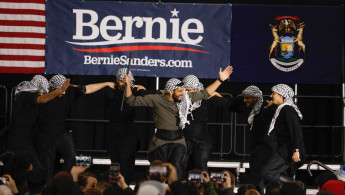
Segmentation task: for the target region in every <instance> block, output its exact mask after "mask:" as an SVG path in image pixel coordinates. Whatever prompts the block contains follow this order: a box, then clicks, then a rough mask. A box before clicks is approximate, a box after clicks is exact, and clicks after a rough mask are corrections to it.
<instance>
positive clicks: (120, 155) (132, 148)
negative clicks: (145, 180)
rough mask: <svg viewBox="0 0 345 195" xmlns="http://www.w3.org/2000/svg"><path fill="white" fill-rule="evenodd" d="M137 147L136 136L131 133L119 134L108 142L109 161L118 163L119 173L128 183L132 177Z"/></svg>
mask: <svg viewBox="0 0 345 195" xmlns="http://www.w3.org/2000/svg"><path fill="white" fill-rule="evenodd" d="M137 147H138V138H137V137H135V136H132V135H126V136H120V137H117V138H114V139H112V140H111V141H109V142H108V152H109V155H110V159H111V162H117V163H120V173H121V174H122V175H123V176H124V178H125V180H126V183H128V184H129V183H130V182H131V181H132V178H133V172H134V167H135V154H136V151H137Z"/></svg>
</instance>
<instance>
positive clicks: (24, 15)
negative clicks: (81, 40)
mask: <svg viewBox="0 0 345 195" xmlns="http://www.w3.org/2000/svg"><path fill="white" fill-rule="evenodd" d="M45 38H46V35H45V0H0V73H28V74H29V73H43V72H44V65H45Z"/></svg>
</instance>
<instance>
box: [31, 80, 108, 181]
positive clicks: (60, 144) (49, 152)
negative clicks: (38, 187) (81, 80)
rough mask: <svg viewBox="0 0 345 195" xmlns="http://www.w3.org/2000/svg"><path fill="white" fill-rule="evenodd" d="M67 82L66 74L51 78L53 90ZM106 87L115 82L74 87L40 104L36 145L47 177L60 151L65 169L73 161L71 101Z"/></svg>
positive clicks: (67, 168)
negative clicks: (69, 126)
mask: <svg viewBox="0 0 345 195" xmlns="http://www.w3.org/2000/svg"><path fill="white" fill-rule="evenodd" d="M65 81H66V78H65V77H64V76H63V75H55V76H53V77H52V78H51V79H50V81H49V86H50V91H55V90H56V89H58V88H60V87H61V86H62V84H63V83H64V82H65ZM105 86H109V87H114V83H111V82H105V83H96V84H90V85H86V86H75V87H72V86H71V87H69V88H68V89H67V90H66V92H65V91H63V92H62V93H59V95H58V98H55V99H54V100H52V101H50V102H48V103H47V104H44V105H40V106H39V109H38V116H37V121H38V122H37V126H38V128H37V133H36V135H35V138H36V141H35V143H36V145H35V148H36V150H37V153H38V155H39V158H40V161H41V163H42V165H43V166H44V167H45V168H46V169H47V177H48V179H50V178H52V176H53V174H54V161H55V156H56V152H59V153H61V155H62V158H63V159H64V170H66V171H68V172H69V171H70V170H71V168H72V166H73V164H74V158H75V148H74V143H73V139H72V136H71V135H70V134H69V133H68V132H67V129H66V118H67V116H68V114H69V110H70V106H71V104H72V103H73V101H74V100H75V99H77V98H78V97H82V96H84V95H85V94H89V93H93V92H96V91H98V90H100V89H102V88H103V87H105Z"/></svg>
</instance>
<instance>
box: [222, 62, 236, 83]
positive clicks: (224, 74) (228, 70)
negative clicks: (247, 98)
mask: <svg viewBox="0 0 345 195" xmlns="http://www.w3.org/2000/svg"><path fill="white" fill-rule="evenodd" d="M232 72H233V68H232V66H227V67H226V68H225V69H224V70H223V71H222V68H220V69H219V79H220V80H221V81H222V82H223V81H225V80H226V79H228V78H229V76H230V75H231V73H232Z"/></svg>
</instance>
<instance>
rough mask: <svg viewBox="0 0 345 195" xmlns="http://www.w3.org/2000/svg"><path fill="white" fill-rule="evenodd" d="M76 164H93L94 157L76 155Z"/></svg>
mask: <svg viewBox="0 0 345 195" xmlns="http://www.w3.org/2000/svg"><path fill="white" fill-rule="evenodd" d="M75 165H76V166H89V165H92V157H91V156H76V157H75Z"/></svg>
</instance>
